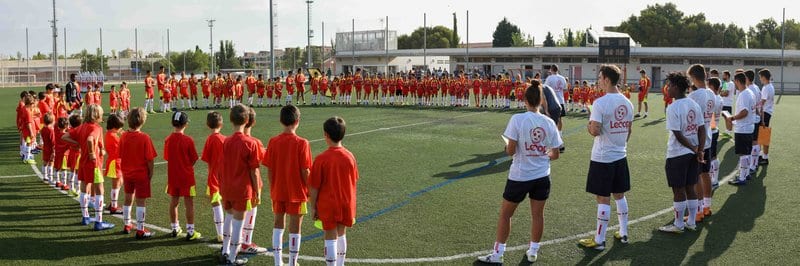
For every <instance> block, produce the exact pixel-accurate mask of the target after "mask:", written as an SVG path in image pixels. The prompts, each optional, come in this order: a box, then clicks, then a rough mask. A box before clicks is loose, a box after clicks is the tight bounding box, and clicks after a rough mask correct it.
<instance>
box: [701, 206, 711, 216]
mask: <svg viewBox="0 0 800 266" xmlns="http://www.w3.org/2000/svg"><path fill="white" fill-rule="evenodd" d="M703 216H711V208H703Z"/></svg>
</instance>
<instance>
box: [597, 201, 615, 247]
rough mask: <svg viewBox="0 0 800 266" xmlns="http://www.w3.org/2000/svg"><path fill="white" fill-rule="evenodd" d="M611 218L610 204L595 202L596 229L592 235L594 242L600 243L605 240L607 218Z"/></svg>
mask: <svg viewBox="0 0 800 266" xmlns="http://www.w3.org/2000/svg"><path fill="white" fill-rule="evenodd" d="M610 218H611V205H608V204H597V231H596V232H595V235H594V242H597V244H601V243H603V242H605V241H606V230H608V220H609V219H610Z"/></svg>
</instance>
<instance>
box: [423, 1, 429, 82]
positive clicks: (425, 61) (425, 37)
mask: <svg viewBox="0 0 800 266" xmlns="http://www.w3.org/2000/svg"><path fill="white" fill-rule="evenodd" d="M422 29H423V31H422V32H423V33H422V61H423V62H422V67H423V68H424V69H422V74H423V75H424V74H425V73H427V72H428V14H427V13H422Z"/></svg>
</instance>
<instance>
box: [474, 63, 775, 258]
mask: <svg viewBox="0 0 800 266" xmlns="http://www.w3.org/2000/svg"><path fill="white" fill-rule="evenodd" d="M711 72H712V73H717V74H718V72H717V71H716V70H712V71H711ZM726 73H727V71H726ZM620 75H621V73H620V69H619V67H617V66H615V65H602V66H601V67H600V69H599V74H598V82H597V85H598V86H599V87H600V88H601V89H603V90H604V92H605V95H603V96H602V97H600V98H598V99H596V100H595V101H594V103H593V108H592V109H591V110H590V114H589V123H588V125H587V131H588V133H589V135H591V136H593V137H594V144H593V146H592V155H591V159H590V164H589V172H588V175H587V179H586V191H587V192H588V193H591V194H594V195H595V196H596V201H597V226H596V228H595V230H594V232H596V233H595V234H594V236H593V237H590V238H587V239H581V240H579V241H578V244H579V245H580V246H582V247H585V248H588V249H595V250H603V249H605V246H606V231H607V230H608V224H609V220H610V216H611V205H610V202H611V198H613V199H614V201H615V203H616V206H617V208H616V209H617V210H616V211H617V217H618V219H619V231H616V232H614V238H615V239H616V240H617V241H619V242H621V243H623V244H625V243H628V241H629V239H628V210H629V206H628V201H627V199H626V197H625V192H627V191H629V190H630V186H631V184H630V176H629V169H628V163H627V144H628V140H629V139H630V136H631V134H632V124H633V123H634V115H633V104H632V103H631V102H630V100H629V99H628V98H627V97H625V96H624V95H623V94H622V92H621V91H620V89H619V86H618V85H617V84H618V82H619V79H620ZM755 75H756V73H755V72H754V71H752V70H747V71H745V70H737V71H736V74H735V75H734V76H733V81H732V83H734V84H733V85H730V86H726V87H727V88H730V89H731V90H733V89H734V88H735V92H734V91H726V96H727V94H728V93H730V94H736V101H735V106H734V107H733V108H734V109H732V110H731V111H734V112H731V111H729V110H725V111H726V112H727V113H725V114H724V115H723V112H722V111H723V104H722V96H720V95H719V93H720V92H721V89H722V81H721V80H720V79H719V78H717V77H710V78H708V79H707V78H706V77H707V75H706V69H705V67H704V66H702V65H699V64H697V65H692V66H691V67H689V69H688V70H687V71H686V72H685V73H684V72H676V73H671V74H669V75H668V77H667V81H668V85H667V93H668V97H669V98H671V99H674V101H673V102H672V103H671V104H670V105H669V106H668V107H667V109H666V130H667V133H668V134H669V140H668V142H667V153H666V161H665V176H666V181H667V185H668V186H669V187H670V188H671V189H672V192H673V197H672V199H671V200H672V202H673V208H674V221H673V223H671V224H669V225H666V226H662V227H659V228H658V230H659V231H661V232H666V233H682V232H684V230H691V231H695V230H697V229H698V226H697V223H699V222H702V221H703V220H704V219H706V218H708V217H709V216H710V215H711V214H712V211H711V203H712V195H713V194H712V187H713V186H714V183H716V182H718V170H719V160H718V159H717V139H718V137H719V131H718V130H717V124H719V123H718V122H719V118H720V117H721V116H722V117H724V119H725V125H726V127H727V128H728V129H730V128H731V127H732V128H733V131H734V143H735V153H736V154H737V155H738V156H739V160H738V162H737V164H738V169H739V173H738V175H737V177H736V178H735V179H733V180H731V181H730V184H732V185H744V184H746V180H748V179H751V178H753V176H754V175H755V173H756V171H757V167H758V165H764V164H768V163H769V162H768V150H769V149H768V148H769V143H768V142H758V135H759V131H758V128H759V127H762V128H763V127H767V128H768V127H769V122H770V119H771V117H772V112H773V105H774V94H775V91H774V88H773V86H772V84H771V83H770V79H771V73H770V72H769V70H761V71H759V73H758V75H759V78H760V81H761V83H762V84H763V87H762V88H758V86H756V85H755V84H754V80H755ZM729 76H730V74H727V75H726V79H725V82H728V78H729ZM524 99H525V106H526V109H527V112H525V113H521V114H515V115H513V116H512V117H511V119H510V121H509V123H508V126H507V127H506V129H505V132H504V133H503V136H504V138H505V139H507V140H508V143H507V145H506V149H505V151H506V153H507V154H508V155H509V156H512V157H513V162H512V164H511V167H510V169H509V174H508V180H507V181H506V186H505V191H504V192H503V201H502V203H501V207H500V215H499V220H498V223H497V234H496V239H495V242H494V246H493V249H492V252H491V253H490V254H488V255H484V256H480V257H478V261H481V262H485V263H502V262H503V255H504V253H505V249H506V241H507V240H508V237H509V232H510V223H511V217H512V216H513V214H514V212H515V210H516V208H517V207H518V205H519V203H521V202H522V201H523V200H524V199H525V197H526V196H527V197H529V198H530V205H531V238H530V239H531V241H530V246H529V249H528V250H527V251H526V257H527V260H528V261H530V262H534V261H536V260H537V258H538V251H539V248H540V244H539V242H540V241H541V237H542V232H543V229H544V228H543V227H544V226H543V222H544V206H545V202H546V200H547V198H548V197H549V194H550V174H551V171H550V161H552V160H556V159H558V158H559V156H560V153H559V147H561V146H562V145H563V143H564V142H563V140H562V139H561V134H560V132H559V130H558V128H557V126H556V121H555V120H554V119H552V118H551V116H547V115H544V114H542V112H541V110H542V108H540V105H541V104H542V103H543V102H546V101H545V100H544V96H543V92H542V85H541V83H540V82H539V81H538V80H534V81H533V82H532V84H531V86H529V87H528V88H527V89H526V91H525V94H524ZM726 106H727V105H726ZM728 108H730V106H728ZM551 112H552V111H551ZM728 113H730V114H728ZM770 131H771V130H770ZM761 146H763V147H764V150H763V154H762V153H761ZM687 210H688V215H686V216H685V213H686V211H687Z"/></svg>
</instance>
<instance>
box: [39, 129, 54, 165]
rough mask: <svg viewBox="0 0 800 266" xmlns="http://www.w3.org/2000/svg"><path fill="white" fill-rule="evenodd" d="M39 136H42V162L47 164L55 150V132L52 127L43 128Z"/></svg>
mask: <svg viewBox="0 0 800 266" xmlns="http://www.w3.org/2000/svg"><path fill="white" fill-rule="evenodd" d="M40 135H41V136H42V161H44V162H45V163H47V162H50V161H51V160H52V159H53V155H54V152H55V149H56V132H55V130H54V129H53V125H52V124H51V125H49V126H45V127H43V128H42V132H41V134H40Z"/></svg>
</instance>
